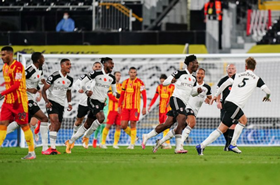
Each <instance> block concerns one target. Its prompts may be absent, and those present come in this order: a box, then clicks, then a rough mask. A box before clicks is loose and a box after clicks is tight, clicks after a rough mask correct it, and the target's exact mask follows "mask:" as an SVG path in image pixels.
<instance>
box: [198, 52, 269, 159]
mask: <svg viewBox="0 0 280 185" xmlns="http://www.w3.org/2000/svg"><path fill="white" fill-rule="evenodd" d="M255 68H256V61H255V59H254V58H251V57H249V58H247V59H246V61H245V72H242V73H238V74H236V75H233V77H232V78H229V79H228V80H227V81H225V82H224V83H223V84H222V85H221V87H220V88H219V89H218V91H217V92H216V95H215V96H214V97H213V99H212V100H211V102H210V104H212V103H213V102H214V101H216V100H217V97H218V96H219V95H220V94H221V92H222V91H223V90H224V89H225V88H226V87H227V86H229V85H231V84H232V89H231V91H230V93H229V95H228V97H227V98H226V103H225V105H224V108H225V115H224V117H223V120H222V122H221V124H220V125H219V127H218V128H217V129H216V130H214V131H213V132H212V133H211V134H210V135H209V136H208V138H206V139H205V140H204V141H203V142H202V143H201V144H199V145H197V146H196V150H197V153H198V155H203V150H204V149H205V147H206V146H207V145H209V144H211V143H212V142H214V141H215V140H216V139H217V138H218V137H220V135H221V134H222V133H225V132H226V131H227V130H228V128H229V127H230V126H231V125H232V124H233V123H234V122H235V120H238V121H239V123H238V124H237V125H236V127H235V130H234V133H233V138H232V141H231V144H230V145H229V147H228V149H229V151H233V152H235V153H241V150H239V149H238V148H237V146H236V142H237V140H238V138H239V136H240V134H241V132H242V130H243V128H244V127H245V125H246V124H247V117H246V116H245V114H244V112H243V110H242V109H243V108H244V106H245V104H246V103H247V101H248V99H249V97H250V96H251V95H252V93H253V92H254V90H255V89H256V87H259V88H261V89H262V90H263V91H264V92H265V93H266V96H265V97H264V98H263V101H270V99H269V97H270V94H271V91H270V90H269V88H268V87H267V86H266V85H265V83H264V82H263V80H262V79H261V78H260V77H258V76H257V75H256V74H255V73H254V70H255Z"/></svg>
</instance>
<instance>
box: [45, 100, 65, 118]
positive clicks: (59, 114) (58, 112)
mask: <svg viewBox="0 0 280 185" xmlns="http://www.w3.org/2000/svg"><path fill="white" fill-rule="evenodd" d="M50 102H51V104H52V107H51V108H49V109H47V113H48V115H49V118H50V122H51V124H60V123H61V122H62V118H63V114H64V107H63V106H62V105H60V104H58V103H56V102H54V101H51V100H50Z"/></svg>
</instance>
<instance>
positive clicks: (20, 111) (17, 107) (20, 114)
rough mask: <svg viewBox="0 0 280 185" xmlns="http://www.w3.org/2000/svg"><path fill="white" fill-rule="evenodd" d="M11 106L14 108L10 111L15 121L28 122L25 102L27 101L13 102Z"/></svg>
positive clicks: (19, 122) (23, 123)
mask: <svg viewBox="0 0 280 185" xmlns="http://www.w3.org/2000/svg"><path fill="white" fill-rule="evenodd" d="M13 107H14V108H13V109H12V110H11V111H12V112H13V115H14V117H15V121H16V122H17V123H18V124H19V125H21V124H22V125H25V124H28V104H27V102H22V103H14V105H13Z"/></svg>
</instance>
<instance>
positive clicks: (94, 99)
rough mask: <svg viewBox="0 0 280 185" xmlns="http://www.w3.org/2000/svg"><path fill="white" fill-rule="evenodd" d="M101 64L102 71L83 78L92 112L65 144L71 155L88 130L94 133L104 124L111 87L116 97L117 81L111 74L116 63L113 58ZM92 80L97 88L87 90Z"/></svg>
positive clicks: (105, 59)
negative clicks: (105, 107) (105, 106)
mask: <svg viewBox="0 0 280 185" xmlns="http://www.w3.org/2000/svg"><path fill="white" fill-rule="evenodd" d="M101 63H102V64H103V68H102V70H99V71H92V72H91V73H89V74H88V75H86V76H84V77H83V78H82V89H83V90H84V91H85V93H86V94H87V96H88V97H89V98H88V106H89V109H90V112H89V113H88V117H87V120H86V122H85V124H84V125H83V126H81V127H80V128H79V129H78V131H77V132H76V134H74V135H73V136H72V137H71V139H70V140H67V141H66V142H65V145H66V153H71V145H72V144H73V143H74V142H75V141H76V140H77V139H79V138H80V137H81V136H82V135H83V134H84V133H85V132H86V131H87V130H88V129H92V130H93V131H95V130H96V128H97V127H98V126H99V125H100V124H102V123H103V121H104V119H105V117H104V113H103V111H102V110H103V107H104V102H105V100H106V97H107V92H108V90H109V87H110V86H111V87H112V92H113V93H114V95H116V94H117V92H116V79H115V77H114V75H112V74H111V72H112V70H113V68H114V62H113V60H112V59H111V58H102V59H101ZM90 80H94V81H95V86H94V87H93V88H92V89H91V90H87V88H86V86H85V84H86V83H87V82H89V81H90Z"/></svg>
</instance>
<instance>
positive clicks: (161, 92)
mask: <svg viewBox="0 0 280 185" xmlns="http://www.w3.org/2000/svg"><path fill="white" fill-rule="evenodd" d="M166 79H167V76H166V75H165V74H162V75H161V76H160V78H159V80H160V85H158V86H157V90H156V93H155V95H154V97H153V99H152V101H151V103H150V106H149V109H148V111H149V112H150V110H151V107H152V106H153V105H154V103H155V102H156V100H157V98H158V96H160V99H159V111H158V112H159V124H163V123H164V122H165V120H166V118H167V116H166V113H167V111H169V110H170V109H171V108H170V106H169V99H170V97H171V95H172V93H173V91H174V88H175V86H174V85H173V84H170V85H168V86H163V82H164V80H166ZM168 132H169V129H166V130H164V131H163V137H165V136H166V134H167V133H168ZM171 148H172V147H171V145H170V141H169V140H167V141H166V146H165V147H163V149H171Z"/></svg>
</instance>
